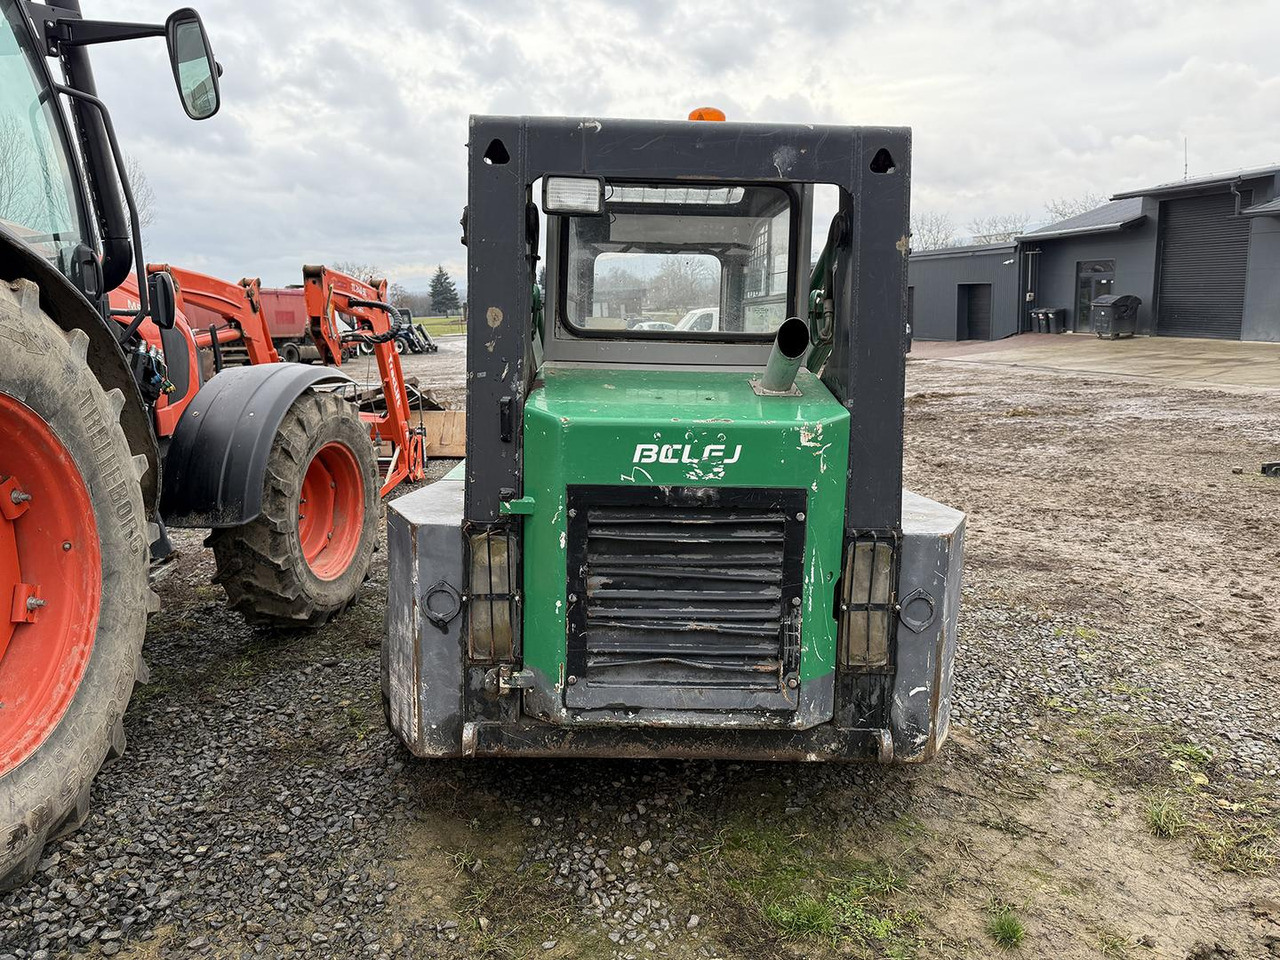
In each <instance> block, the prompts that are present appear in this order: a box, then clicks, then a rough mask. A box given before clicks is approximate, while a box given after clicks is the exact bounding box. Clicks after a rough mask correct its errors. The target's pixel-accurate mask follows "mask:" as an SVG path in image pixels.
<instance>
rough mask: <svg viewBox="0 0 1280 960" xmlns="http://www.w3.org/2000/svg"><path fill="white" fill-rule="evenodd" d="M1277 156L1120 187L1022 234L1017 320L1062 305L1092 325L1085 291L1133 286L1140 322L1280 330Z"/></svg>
mask: <svg viewBox="0 0 1280 960" xmlns="http://www.w3.org/2000/svg"><path fill="white" fill-rule="evenodd" d="M1278 174H1280V165H1272V166H1269V167H1258V168H1254V169H1249V170H1237V171H1234V172H1232V173H1226V174H1217V175H1214V176H1209V177H1197V178H1193V179H1189V180H1178V181H1175V182H1173V183H1162V184H1158V185H1157V186H1154V187H1148V188H1146V189H1144V190H1133V191H1129V192H1127V193H1119V194H1116V195H1115V196H1114V197H1112V198H1111V202H1110V203H1107V204H1105V205H1103V206H1101V207H1099V208H1097V209H1096V210H1091V211H1089V212H1088V213H1085V214H1082V215H1081V216H1078V217H1073V218H1071V219H1070V220H1064V221H1062V222H1060V223H1055V224H1051V225H1050V226H1048V227H1044V228H1042V229H1040V230H1035V231H1032V232H1031V233H1029V234H1027V235H1026V236H1023V237H1019V238H1018V240H1019V260H1020V264H1019V268H1020V271H1021V273H1022V283H1021V289H1022V290H1023V291H1024V295H1023V297H1022V298H1021V299H1022V306H1023V310H1022V318H1023V328H1024V329H1026V328H1027V326H1028V324H1027V316H1028V312H1029V310H1030V309H1031V308H1032V307H1037V306H1040V307H1061V308H1064V309H1066V311H1067V324H1068V327H1069V329H1072V330H1076V331H1081V332H1086V331H1089V330H1091V329H1092V323H1091V320H1090V317H1089V307H1088V305H1089V302H1090V300H1092V299H1093V298H1094V297H1096V296H1099V295H1101V294H1106V293H1117V294H1119V293H1131V294H1134V295H1136V296H1139V297H1141V298H1142V303H1143V305H1142V310H1141V311H1140V312H1139V315H1138V333H1141V334H1150V335H1157V336H1172V337H1212V338H1216V339H1224V340H1280V269H1278V266H1280V195H1278V194H1277V183H1276V180H1277V175H1278Z"/></svg>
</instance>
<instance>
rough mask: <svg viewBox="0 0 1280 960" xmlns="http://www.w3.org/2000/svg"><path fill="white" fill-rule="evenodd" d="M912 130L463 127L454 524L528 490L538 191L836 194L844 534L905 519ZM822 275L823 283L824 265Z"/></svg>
mask: <svg viewBox="0 0 1280 960" xmlns="http://www.w3.org/2000/svg"><path fill="white" fill-rule="evenodd" d="M910 156H911V132H910V130H909V129H907V128H904V127H878V126H865V127H837V126H824V125H800V124H748V123H706V122H692V121H652V120H610V119H594V118H585V117H584V118H579V117H545V118H544V117H500V116H492V117H490V116H474V117H472V118H471V123H470V137H469V144H468V193H467V208H466V212H465V214H464V217H463V223H464V231H465V237H466V238H467V241H466V242H467V249H468V256H467V300H468V316H469V317H470V318H471V322H470V323H469V324H468V329H467V352H468V374H467V409H468V411H469V416H468V417H467V467H466V497H465V512H464V516H465V520H466V522H467V523H468V524H471V525H482V526H483V525H494V524H499V523H502V522H503V518H502V516H501V504H502V503H503V502H504V501H507V500H511V499H515V498H517V497H519V496H521V495H522V493H523V465H522V464H523V419H524V417H523V407H524V401H525V397H526V396H527V393H528V389H529V386H530V383H531V381H532V375H533V370H532V369H531V366H532V357H533V355H534V354H533V345H532V342H531V341H532V337H533V336H534V323H533V313H534V304H533V287H534V283H533V281H534V275H535V271H536V268H537V263H538V231H537V229H536V218H535V227H534V228H533V229H531V228H530V225H529V209H530V205H531V204H532V202H533V184H534V183H535V182H536V181H538V180H539V179H541V178H543V177H545V176H549V175H561V176H571V175H576V176H587V177H601V178H604V179H605V180H619V181H625V180H664V181H679V182H688V183H690V184H691V185H693V184H698V183H707V182H713V183H715V184H716V185H726V184H734V183H744V184H745V183H766V184H776V185H780V186H788V185H792V186H794V185H796V184H824V183H826V184H834V185H835V186H837V187H839V188H840V194H841V209H840V213H839V214H838V218H837V220H838V222H840V223H841V224H842V227H841V229H840V230H838V231H833V233H834V235H835V238H836V240H837V242H836V244H835V249H834V251H833V252H831V254H830V256H831V260H830V264H831V265H834V266H835V267H836V269H835V271H834V275H835V278H836V279H835V285H834V287H835V288H834V290H832V291H830V293H831V299H832V300H833V301H834V316H835V324H834V329H833V331H832V339H831V355H830V357H829V358H828V359H827V361H826V364H825V367H824V368H823V374H822V378H823V382H824V383H825V384H826V386H827V387H828V389H830V390H831V392H832V394H833V395H834V396H835V397H836V399H837V400H839V401H840V403H842V404H843V405H844V406H845V408H846V409H847V410H848V411H849V416H850V443H849V463H848V483H847V489H846V505H845V525H846V534H847V536H850V537H852V536H856V535H857V534H858V533H860V532H866V531H884V532H888V533H893V534H896V533H897V532H899V531H900V530H901V517H902V416H903V413H902V395H903V389H904V385H905V371H906V366H905V363H906V361H905V354H904V350H905V345H906V324H905V318H906V296H907V256H908V252H909V240H908V222H909V204H910V186H911V183H910V181H911V177H910ZM824 272H826V273H827V274H829V273H830V270H829V265H828V264H827V263H826V262H825V261H824Z"/></svg>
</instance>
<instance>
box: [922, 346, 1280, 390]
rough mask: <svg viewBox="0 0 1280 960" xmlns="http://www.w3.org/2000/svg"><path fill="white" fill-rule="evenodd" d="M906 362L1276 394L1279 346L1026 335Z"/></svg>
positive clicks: (939, 350)
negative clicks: (1065, 373)
mask: <svg viewBox="0 0 1280 960" xmlns="http://www.w3.org/2000/svg"><path fill="white" fill-rule="evenodd" d="M910 357H911V359H913V360H952V361H963V362H970V363H994V364H1002V365H1008V366H1018V367H1030V368H1039V369H1044V370H1064V371H1072V372H1077V373H1096V374H1102V375H1105V376H1121V377H1140V378H1144V379H1155V380H1169V381H1173V382H1177V383H1182V384H1192V385H1195V384H1199V385H1202V386H1216V387H1226V388H1230V387H1247V388H1251V389H1265V390H1280V343H1257V342H1240V341H1236V340H1191V339H1181V338H1177V337H1130V338H1126V339H1123V340H1099V339H1098V338H1097V337H1095V336H1092V335H1091V334H1073V333H1064V334H1057V335H1055V334H1050V333H1024V334H1020V335H1019V336H1016V337H1009V338H1008V339H1005V340H994V341H980V340H968V341H961V342H958V343H953V342H946V341H937V340H934V341H926V340H917V341H915V342H914V343H913V344H912V349H911V354H910Z"/></svg>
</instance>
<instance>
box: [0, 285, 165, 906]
mask: <svg viewBox="0 0 1280 960" xmlns="http://www.w3.org/2000/svg"><path fill="white" fill-rule="evenodd" d="M88 345H89V338H88V336H87V335H86V334H85V333H84V332H83V331H81V330H73V331H71V332H70V333H64V332H63V330H62V329H60V328H59V327H58V325H57V324H55V323H54V321H53V320H52V319H50V318H49V316H48V315H47V314H45V313H44V312H43V311H42V310H41V309H40V291H39V289H38V287H37V286H36V285H35V284H34V283H31V282H30V281H27V280H17V281H13V282H8V281H0V483H5V482H10V487H9V489H6V490H5V491H4V497H5V504H4V505H5V507H6V509H7V515H6V516H3V517H0V526H4V529H3V530H0V539H3V540H4V541H5V548H4V552H5V556H4V557H0V593H3V594H4V597H3V600H4V604H3V609H2V610H0V614H3V617H4V621H5V622H4V625H3V627H0V631H3V633H4V634H7V635H3V639H4V640H6V641H7V644H0V646H3V647H4V650H3V652H0V892H3V891H6V890H10V889H13V888H14V887H17V886H19V885H21V884H23V883H24V882H26V881H27V880H28V879H29V878H30V877H31V875H32V873H33V872H34V871H35V868H36V865H37V864H38V863H39V860H40V854H41V850H42V848H43V847H44V844H45V842H46V841H47V840H50V839H54V838H56V837H59V836H61V835H63V834H65V833H69V832H70V831H72V830H74V829H75V828H77V827H78V826H80V824H82V823H83V822H84V820H85V818H86V817H87V816H88V812H89V785H90V783H91V782H92V780H93V778H94V776H95V775H96V774H97V772H98V769H99V767H101V766H102V764H103V762H104V761H105V760H109V759H113V758H114V757H116V756H119V755H120V753H121V752H123V750H124V724H123V720H122V718H123V716H124V711H125V707H126V706H127V704H128V702H129V697H130V695H131V694H132V692H133V685H134V681H135V679H136V678H137V672H138V668H139V664H140V663H141V662H142V640H143V635H144V634H145V633H146V626H147V608H148V601H149V597H150V590H149V587H148V585H147V558H148V550H147V540H148V537H147V521H146V514H145V511H144V508H143V501H142V485H141V482H140V480H141V477H140V472H141V471H143V470H145V463H146V461H145V459H140V460H139V462H137V463H135V461H134V458H133V456H132V455H131V452H130V450H129V445H128V442H127V441H126V439H125V435H124V431H123V430H122V429H121V427H120V423H119V417H120V413H121V411H122V410H123V409H124V404H125V403H126V402H128V401H127V399H126V397H125V396H124V395H123V394H122V393H121V391H119V390H112V391H111V392H110V393H107V392H106V391H104V390H103V388H102V385H101V384H99V383H98V381H97V379H96V378H95V377H94V375H93V373H92V372H91V371H90V369H89V366H88V364H87V362H86V350H87V348H88ZM15 492H16V493H17V500H16V501H15V499H14V494H15ZM28 494H29V495H30V499H29V500H27V499H24V497H25V496H26V495H28ZM14 506H17V507H18V508H19V509H18V510H15V509H13V507H14ZM24 585H25V586H24ZM15 586H17V587H18V588H19V589H22V590H23V591H28V590H29V587H38V588H39V595H38V597H34V598H32V599H34V600H35V601H36V602H35V603H34V606H33V605H31V604H26V605H25V606H26V608H27V609H28V610H31V611H32V612H33V613H34V616H33V617H31V618H30V619H29V622H26V621H24V622H19V623H17V624H11V622H10V621H11V612H12V611H11V609H10V598H11V596H12V594H13V591H14V588H15ZM41 600H42V601H43V604H41V603H40V602H39V601H41ZM5 628H9V629H5Z"/></svg>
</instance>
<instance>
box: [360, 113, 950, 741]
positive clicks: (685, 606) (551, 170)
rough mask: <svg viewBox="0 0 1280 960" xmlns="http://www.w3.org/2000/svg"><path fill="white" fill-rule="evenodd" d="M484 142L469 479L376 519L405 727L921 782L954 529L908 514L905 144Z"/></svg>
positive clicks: (532, 131)
mask: <svg viewBox="0 0 1280 960" xmlns="http://www.w3.org/2000/svg"><path fill="white" fill-rule="evenodd" d="M470 136H471V139H470V147H469V151H470V156H469V178H470V182H469V192H468V205H467V210H466V213H465V215H464V218H463V225H464V230H465V235H464V237H463V241H464V243H466V244H467V250H468V275H467V286H468V301H469V310H468V317H469V322H468V331H467V350H468V373H467V412H468V416H467V431H468V435H467V450H468V457H467V460H466V462H465V463H464V464H463V465H462V466H460V467H459V468H458V469H457V470H455V471H454V473H453V474H451V475H450V476H448V477H447V478H445V479H444V480H442V481H440V482H438V483H436V484H433V485H432V486H429V487H425V488H423V489H420V490H417V491H415V492H413V493H410V494H408V495H406V496H403V497H401V498H399V499H397V500H396V501H394V502H393V503H392V504H391V505H390V509H389V520H388V539H389V544H388V546H389V564H390V571H389V578H390V585H391V586H390V598H389V604H388V611H387V638H386V641H385V644H384V649H383V695H384V700H385V705H386V709H387V715H388V719H389V722H390V724H391V726H392V728H393V729H394V730H395V731H396V733H397V734H398V735H399V736H400V737H401V738H402V739H403V740H404V742H405V743H406V745H407V746H408V747H409V749H410V750H411V751H413V752H414V753H415V754H418V755H419V756H424V757H451V756H478V755H515V754H525V755H579V756H608V757H745V758H758V759H796V760H799V759H803V760H825V759H878V760H880V761H881V762H893V761H899V762H902V761H920V760H926V759H928V758H930V757H932V756H933V755H934V754H935V752H936V751H937V749H938V747H939V745H940V744H941V743H942V742H943V740H944V739H945V737H946V735H947V729H948V718H949V713H950V698H951V690H952V664H953V660H954V653H955V643H956V617H957V612H958V606H959V597H960V571H961V562H962V554H963V535H964V517H963V515H962V514H960V513H958V512H957V511H955V510H952V509H950V508H948V507H945V506H943V505H941V504H938V503H935V502H933V501H931V500H927V499H925V498H923V497H920V496H917V495H915V494H912V493H908V492H904V491H903V489H902V401H903V389H904V374H905V359H904V347H905V343H906V325H905V316H904V315H905V302H906V276H907V254H908V236H907V222H908V197H909V186H910V133H909V131H908V130H905V129H899V128H891V127H835V126H829V127H824V126H811V125H773V124H744V123H724V122H655V121H636V120H607V119H599V120H597V119H568V118H511V117H476V118H473V119H472V121H471V129H470ZM823 184H828V185H833V186H834V187H835V188H836V190H835V191H834V192H835V193H837V194H838V196H839V204H838V211H837V212H836V214H835V216H834V218H833V219H832V221H831V223H830V226H829V229H828V230H827V242H826V245H825V248H824V249H823V250H822V251H821V253H820V254H819V255H818V256H817V257H816V258H815V259H813V260H812V261H811V252H810V247H811V242H810V238H811V236H812V234H813V231H814V227H815V224H814V197H815V189H816V188H818V187H819V185H823ZM544 224H545V226H544ZM818 226H819V228H821V226H822V225H821V224H819V225H818ZM544 230H545V261H546V262H545V268H546V290H545V296H544V292H543V291H542V290H541V289H540V288H539V287H537V286H535V284H534V278H535V276H536V275H537V272H538V269H539V261H540V259H542V250H543V245H542V242H541V234H542V232H543V231H544ZM811 263H812V266H811Z"/></svg>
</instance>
